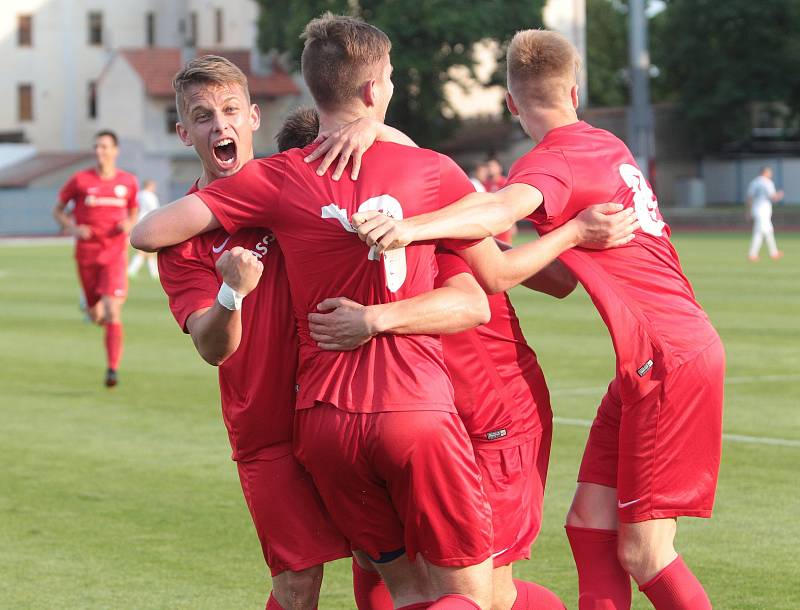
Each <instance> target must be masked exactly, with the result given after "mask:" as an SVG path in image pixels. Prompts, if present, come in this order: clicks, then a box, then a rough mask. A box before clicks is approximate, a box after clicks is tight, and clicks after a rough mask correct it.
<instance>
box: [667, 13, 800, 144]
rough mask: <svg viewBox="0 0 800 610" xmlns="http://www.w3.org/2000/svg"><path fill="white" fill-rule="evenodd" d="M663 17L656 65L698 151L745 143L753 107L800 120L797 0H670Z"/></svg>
mask: <svg viewBox="0 0 800 610" xmlns="http://www.w3.org/2000/svg"><path fill="white" fill-rule="evenodd" d="M663 18H664V23H663V33H661V34H660V36H661V37H663V40H662V41H661V42H662V44H661V46H660V53H661V56H660V57H658V58H657V61H658V62H659V63H660V65H661V66H662V67H663V71H664V77H665V78H666V80H667V81H668V82H669V84H670V86H671V87H672V88H673V89H674V90H675V91H677V92H678V100H679V102H680V105H681V108H682V111H683V113H684V115H685V117H686V121H687V123H688V124H689V126H690V127H691V131H692V133H693V134H694V137H695V141H696V143H697V146H698V149H699V150H717V149H719V147H720V146H721V145H723V144H725V143H730V142H736V141H742V140H745V139H747V138H748V137H749V134H750V130H751V127H752V119H751V110H752V104H753V103H754V102H764V103H767V104H771V103H775V102H782V103H784V104H787V106H788V108H789V114H790V115H793V116H797V112H798V108H799V107H800V105H799V104H798V102H800V72H798V70H797V57H798V51H800V44H799V43H798V40H797V39H798V36H800V8H798V2H797V1H796V0H761V1H759V2H753V1H752V0H726V1H725V2H718V1H715V0H669V1H668V2H667V8H666V10H665V11H664V15H663ZM772 107H773V108H776V107H777V106H772Z"/></svg>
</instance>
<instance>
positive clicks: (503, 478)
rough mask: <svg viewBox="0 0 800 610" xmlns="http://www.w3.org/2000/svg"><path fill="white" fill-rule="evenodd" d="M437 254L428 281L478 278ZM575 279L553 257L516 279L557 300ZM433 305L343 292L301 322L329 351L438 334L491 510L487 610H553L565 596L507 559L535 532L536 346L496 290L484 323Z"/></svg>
mask: <svg viewBox="0 0 800 610" xmlns="http://www.w3.org/2000/svg"><path fill="white" fill-rule="evenodd" d="M436 260H437V266H438V274H437V277H436V285H437V286H439V287H442V286H448V285H449V284H450V283H451V282H453V281H454V280H456V279H458V281H460V282H463V283H468V282H472V283H474V285H475V286H476V287H477V286H478V284H477V282H476V280H475V279H474V277H473V275H472V272H471V270H470V268H469V267H468V266H467V264H466V263H465V262H464V260H463V259H462V258H460V257H459V256H458V255H456V254H454V253H451V252H447V251H441V252H439V253H437V256H436ZM575 283H576V282H575V279H574V278H573V277H572V276H571V274H570V273H569V272H568V271H566V269H565V268H564V267H563V266H562V265H561V264H560V263H558V262H555V263H553V264H552V265H551V266H550V267H548V268H546V269H545V270H543V271H542V272H540V273H539V274H537V275H536V276H534V277H533V278H530V279H529V280H528V281H526V282H525V285H526V286H528V287H529V288H532V289H534V290H539V291H542V292H546V293H549V294H552V295H553V296H557V297H559V298H561V297H564V296H566V295H567V294H569V293H570V292H571V291H572V289H574V287H575ZM479 290H480V288H479ZM462 298H463V300H464V301H465V304H464V305H462V306H461V307H466V306H467V305H468V299H469V298H470V297H469V294H468V293H466V292H464V293H463V297H462ZM412 301H413V300H412ZM436 305H437V303H435V302H432V301H429V302H428V303H427V304H426V305H425V306H422V305H420V304H413V303H412V302H411V301H399V302H395V303H387V304H381V305H371V306H368V307H364V306H362V305H360V304H358V303H354V302H353V301H350V300H349V299H343V298H335V299H326V300H325V301H323V302H322V303H320V305H319V309H320V310H321V311H325V312H326V313H320V314H310V315H309V329H310V331H311V337H312V339H314V340H315V341H318V342H319V344H320V346H321V347H323V348H324V349H338V350H345V349H353V348H354V347H356V346H358V345H361V344H362V343H364V342H365V341H367V340H369V339H371V338H373V337H375V336H376V335H378V334H380V333H392V334H401V333H402V334H412V333H437V334H441V335H442V336H441V338H442V346H443V349H444V359H445V363H446V364H447V368H448V371H449V372H450V377H451V378H452V380H453V386H454V391H455V404H456V408H457V409H458V414H459V416H460V417H461V420H462V421H463V422H464V427H465V428H466V430H467V432H468V433H469V435H470V440H471V441H472V445H473V449H474V451H475V458H476V461H477V463H478V467H479V468H480V470H481V479H482V485H483V488H484V491H485V492H486V494H487V497H488V499H489V504H490V506H491V508H492V522H493V526H494V543H493V553H492V557H493V565H494V572H493V589H494V593H493V600H492V608H493V610H508V609H513V610H525V609H528V608H531V609H533V608H536V609H538V610H561V609H562V608H564V604H563V603H562V602H561V601H560V600H559V599H558V597H557V596H556V595H555V594H554V593H552V592H551V591H549V590H547V589H546V588H544V587H542V586H540V585H538V584H535V583H531V582H525V581H521V580H514V579H513V575H512V563H513V562H515V561H517V560H519V559H526V558H529V557H530V547H531V545H532V544H533V542H534V540H535V539H536V536H537V534H538V533H539V529H540V526H541V518H542V503H543V500H544V487H545V482H546V478H547V466H548V462H549V456H550V439H551V429H552V411H551V409H550V397H549V393H548V390H547V385H546V383H545V379H544V375H543V373H542V370H541V367H540V366H539V363H538V361H537V358H536V354H535V352H534V351H533V350H532V349H531V348H530V347H529V346H528V344H527V342H526V341H525V337H524V335H523V334H522V329H521V328H520V325H519V320H518V319H517V316H516V312H515V311H514V307H513V306H512V304H511V301H510V299H509V298H508V295H506V294H505V293H499V294H494V295H491V296H489V308H490V313H491V316H490V320H489V321H488V322H487V323H485V324H483V325H481V326H479V327H477V328H475V329H469V330H464V331H461V328H462V327H461V326H459V325H458V321H457V320H456V319H455V317H454V314H455V313H457V312H458V311H459V309H460V307H457V306H453V305H452V304H449V305H448V306H442V307H438V308H437V307H436ZM459 331H461V332H459Z"/></svg>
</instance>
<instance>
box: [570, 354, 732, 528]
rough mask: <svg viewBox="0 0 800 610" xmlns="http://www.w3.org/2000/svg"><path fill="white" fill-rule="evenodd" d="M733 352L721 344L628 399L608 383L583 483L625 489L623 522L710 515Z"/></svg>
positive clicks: (621, 505) (619, 494)
mask: <svg viewBox="0 0 800 610" xmlns="http://www.w3.org/2000/svg"><path fill="white" fill-rule="evenodd" d="M724 380H725V352H724V350H723V347H722V343H721V342H715V343H714V344H712V345H711V346H709V347H708V348H706V349H705V350H704V351H703V352H701V353H700V354H698V355H697V356H696V357H695V358H694V359H693V360H690V361H689V362H686V363H684V364H682V365H680V366H678V367H677V368H676V369H675V370H673V371H671V372H669V373H668V374H667V375H666V377H665V379H664V381H663V382H662V383H661V384H660V385H659V386H658V387H656V388H655V389H654V390H653V391H652V392H650V393H649V394H647V395H646V396H644V397H643V398H641V399H640V400H639V401H638V402H636V403H633V404H623V403H622V401H621V399H620V395H619V388H618V382H617V380H614V381H612V382H611V384H610V385H609V386H608V392H607V394H606V395H605V397H604V398H603V401H602V402H601V403H600V408H599V409H598V410H597V417H596V418H595V420H594V423H593V424H592V429H591V431H590V432H589V440H588V441H587V443H586V450H585V452H584V455H583V462H582V463H581V468H580V473H579V475H578V481H579V482H585V483H596V484H598V485H605V486H608V487H615V488H616V489H617V508H618V513H619V520H620V521H622V522H624V523H636V522H638V521H648V520H650V519H666V518H670V517H679V516H687V517H710V516H711V511H712V508H713V506H714V493H715V491H716V488H717V475H718V473H719V462H720V453H721V450H722V402H723V400H722V396H723V385H724Z"/></svg>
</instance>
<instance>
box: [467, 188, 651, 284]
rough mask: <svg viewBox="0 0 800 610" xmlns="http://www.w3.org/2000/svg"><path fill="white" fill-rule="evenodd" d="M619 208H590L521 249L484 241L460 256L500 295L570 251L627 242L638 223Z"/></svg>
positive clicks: (627, 211) (631, 215)
mask: <svg viewBox="0 0 800 610" xmlns="http://www.w3.org/2000/svg"><path fill="white" fill-rule="evenodd" d="M621 208H622V205H620V204H616V203H604V204H600V205H595V206H591V207H589V208H587V209H586V210H584V211H582V212H581V213H580V214H578V216H576V217H575V218H573V219H572V220H570V221H569V222H567V223H565V224H564V225H562V226H561V227H559V228H558V229H556V230H554V231H551V232H550V233H548V234H547V235H545V236H543V237H541V238H540V239H537V240H536V241H532V242H530V243H527V244H525V245H524V246H520V247H518V248H512V249H511V250H508V251H507V252H502V251H501V250H500V248H499V247H498V246H497V243H496V242H495V240H494V239H484V240H483V241H481V242H480V243H478V244H476V245H474V246H472V247H470V248H466V249H464V250H462V251H461V255H462V256H463V258H464V260H466V261H467V263H469V266H470V267H471V268H472V270H473V271H474V272H475V276H476V277H477V278H478V281H480V283H481V284H482V285H483V287H484V288H485V289H486V291H487V292H489V293H492V294H495V293H498V292H503V291H505V290H508V289H510V288H513V287H514V286H516V285H518V284H520V283H522V282H524V281H525V280H527V279H528V278H530V277H532V276H534V275H536V274H537V273H539V272H540V271H542V270H543V269H544V268H545V267H547V266H548V265H550V264H551V263H552V262H553V261H554V260H555V259H556V258H558V257H559V256H560V255H561V254H562V253H564V252H566V251H567V250H569V249H570V248H573V247H576V246H580V247H583V248H592V249H603V248H614V247H619V246H623V245H625V244H627V243H628V242H630V241H631V240H632V239H633V238H634V231H635V230H636V228H637V227H638V223H637V221H636V216H635V214H634V211H633V209H631V208H628V209H627V210H622V211H620V210H621Z"/></svg>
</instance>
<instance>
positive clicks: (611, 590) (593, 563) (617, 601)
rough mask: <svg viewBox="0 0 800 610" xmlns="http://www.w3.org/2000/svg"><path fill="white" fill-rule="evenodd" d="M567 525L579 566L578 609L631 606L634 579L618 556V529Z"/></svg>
mask: <svg viewBox="0 0 800 610" xmlns="http://www.w3.org/2000/svg"><path fill="white" fill-rule="evenodd" d="M565 529H566V530H567V538H569V545H570V546H571V547H572V557H573V558H574V559H575V567H577V568H578V593H579V595H578V608H579V610H629V609H630V607H631V579H630V576H628V573H627V572H626V571H625V570H624V569H623V568H622V565H621V564H620V563H619V559H617V532H616V531H615V530H597V529H590V528H586V527H573V526H571V525H567V526H566V528H565Z"/></svg>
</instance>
